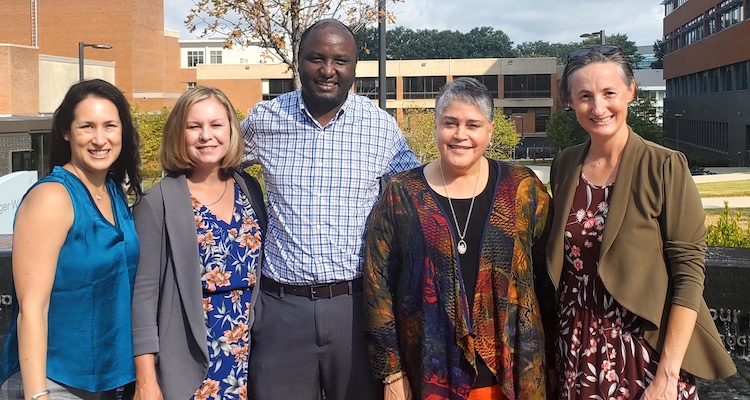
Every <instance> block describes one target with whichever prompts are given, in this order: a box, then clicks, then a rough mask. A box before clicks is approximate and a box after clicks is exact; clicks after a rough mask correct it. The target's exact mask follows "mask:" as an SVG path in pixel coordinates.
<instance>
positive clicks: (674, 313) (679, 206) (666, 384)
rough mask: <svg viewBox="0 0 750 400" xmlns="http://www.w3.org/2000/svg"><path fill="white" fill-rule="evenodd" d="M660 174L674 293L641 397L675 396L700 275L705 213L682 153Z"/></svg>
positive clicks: (694, 314) (698, 295)
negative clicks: (660, 344) (656, 364)
mask: <svg viewBox="0 0 750 400" xmlns="http://www.w3.org/2000/svg"><path fill="white" fill-rule="evenodd" d="M663 176H664V181H663V182H664V183H663V190H664V196H665V199H664V210H663V213H664V215H663V218H662V220H661V225H662V227H661V228H662V235H663V237H664V252H665V254H666V257H667V262H668V263H669V264H668V268H669V271H670V280H671V284H672V286H673V288H674V292H673V295H672V299H671V302H672V306H671V307H670V314H669V320H668V322H667V326H666V327H665V329H666V334H665V337H664V346H663V348H662V351H661V354H660V359H659V367H658V368H657V370H656V375H655V376H654V380H653V381H652V382H651V385H650V386H649V387H648V388H647V389H646V392H645V393H644V399H652V398H654V399H658V398H663V397H660V396H667V397H665V398H676V397H677V385H678V379H679V375H680V369H681V367H682V360H683V358H684V357H685V353H686V352H687V347H688V344H689V343H690V338H691V336H692V334H693V330H694V329H695V321H696V319H697V317H698V310H699V308H700V305H701V301H702V298H703V281H704V279H705V251H706V244H705V238H706V227H705V217H704V218H696V215H701V216H702V215H705V214H703V206H702V204H701V200H700V195H699V194H698V189H697V188H696V187H695V183H694V182H693V180H692V178H691V176H690V172H689V169H688V166H687V160H686V159H685V156H683V155H682V154H679V153H675V154H673V155H672V156H671V157H670V158H669V159H667V161H666V162H665V163H664V169H663Z"/></svg>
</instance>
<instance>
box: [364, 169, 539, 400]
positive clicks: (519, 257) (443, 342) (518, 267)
mask: <svg viewBox="0 0 750 400" xmlns="http://www.w3.org/2000/svg"><path fill="white" fill-rule="evenodd" d="M490 162H495V161H492V160H491V161H490ZM499 163H500V164H499V173H498V178H497V182H490V183H489V184H493V183H494V184H495V187H496V189H495V193H494V196H493V202H492V207H491V211H490V215H489V216H488V219H487V223H486V225H485V227H484V228H483V238H482V249H481V254H480V261H479V273H478V277H477V286H476V290H475V297H474V307H473V312H471V313H470V312H469V310H468V302H467V300H466V292H465V290H464V287H463V282H462V279H461V273H460V271H459V268H460V265H458V261H457V260H458V259H457V254H456V251H455V249H456V243H455V241H454V239H453V236H452V235H451V230H452V229H454V228H455V227H454V226H453V225H452V224H453V222H452V220H451V219H450V216H449V215H450V214H449V213H446V211H445V210H443V209H441V207H440V206H439V204H438V202H437V200H436V198H435V196H436V195H435V194H434V192H433V191H432V190H431V189H430V188H429V187H428V185H427V183H426V181H425V178H424V174H423V167H420V168H416V169H413V170H411V171H407V172H404V173H402V174H400V175H397V176H396V177H394V178H393V179H391V181H390V183H389V185H388V187H387V189H386V191H385V193H384V194H383V196H382V198H381V200H380V202H379V204H378V205H377V206H376V208H375V209H374V211H373V214H372V216H371V221H370V229H369V231H368V235H367V242H366V247H365V271H364V278H365V301H366V306H365V307H366V314H365V316H366V318H367V322H366V323H367V330H368V332H367V336H368V341H369V349H370V355H371V357H370V359H371V364H372V369H373V371H374V374H375V375H376V376H377V377H379V378H384V377H386V376H388V375H391V374H394V373H396V372H399V371H404V372H406V374H407V377H408V379H409V383H410V385H411V389H412V391H413V394H414V396H415V398H417V399H431V400H433V399H434V400H437V399H466V398H467V397H468V395H469V392H470V391H471V389H472V386H473V383H474V379H475V376H476V366H475V365H476V354H479V355H480V356H481V357H482V359H483V360H484V361H485V362H486V364H487V366H488V367H489V368H490V370H491V371H492V372H493V373H495V374H496V376H497V378H498V381H499V382H500V384H501V385H502V389H503V392H504V393H505V395H506V396H507V397H508V398H510V399H544V398H546V395H545V381H544V367H543V362H544V361H543V360H544V333H543V329H542V321H541V317H540V309H539V305H538V303H537V300H536V296H535V294H534V271H535V270H536V271H543V268H544V264H543V263H544V257H543V253H538V255H536V254H535V256H534V257H533V261H534V263H532V245H533V248H534V252H537V251H542V252H543V251H544V245H545V243H542V242H544V241H546V240H541V239H544V238H546V231H545V225H546V223H547V213H548V206H549V196H548V194H547V191H546V188H545V187H544V185H542V183H541V182H540V181H539V180H538V179H537V177H536V175H534V173H533V172H532V171H531V170H529V169H528V168H526V167H524V166H521V165H515V164H510V163H507V162H499ZM472 229H479V228H478V227H475V228H472ZM534 264H537V267H536V268H535V267H534ZM542 273H544V272H542ZM472 316H473V318H472Z"/></svg>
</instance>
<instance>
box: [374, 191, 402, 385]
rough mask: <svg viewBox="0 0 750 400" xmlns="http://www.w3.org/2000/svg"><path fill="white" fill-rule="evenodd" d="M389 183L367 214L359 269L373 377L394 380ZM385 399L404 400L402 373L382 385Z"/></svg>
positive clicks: (397, 361) (398, 361)
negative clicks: (362, 279) (368, 215)
mask: <svg viewBox="0 0 750 400" xmlns="http://www.w3.org/2000/svg"><path fill="white" fill-rule="evenodd" d="M394 201H396V200H394V190H393V184H389V185H388V187H387V189H386V192H385V193H384V194H383V196H382V198H381V200H380V202H379V203H378V204H377V206H375V209H374V210H373V212H372V214H371V219H370V224H369V228H368V231H367V239H366V242H365V261H364V268H363V278H364V287H365V288H364V300H365V326H366V329H367V340H368V346H369V349H370V364H371V367H372V371H373V374H374V375H375V377H376V378H377V379H387V380H394V379H396V378H398V377H399V376H403V373H402V371H403V368H402V366H401V356H400V352H399V346H398V333H397V331H396V318H395V315H394V312H393V308H394V305H393V300H394V299H393V293H394V291H395V282H396V280H397V271H398V266H397V265H395V264H396V263H398V259H397V250H396V249H395V247H396V245H397V244H396V239H395V231H394V221H393V212H392V204H394ZM384 389H385V399H386V400H395V399H408V398H410V395H411V391H410V389H409V381H408V378H406V377H405V376H403V377H402V378H400V379H397V380H394V381H393V383H390V384H386V385H385V388H384Z"/></svg>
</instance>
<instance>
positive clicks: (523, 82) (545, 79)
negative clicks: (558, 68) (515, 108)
mask: <svg viewBox="0 0 750 400" xmlns="http://www.w3.org/2000/svg"><path fill="white" fill-rule="evenodd" d="M503 94H504V97H505V98H508V99H514V98H515V99H518V98H536V99H539V98H547V97H552V80H551V79H550V76H549V75H505V92H504V93H503Z"/></svg>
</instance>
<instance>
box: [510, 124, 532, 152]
mask: <svg viewBox="0 0 750 400" xmlns="http://www.w3.org/2000/svg"><path fill="white" fill-rule="evenodd" d="M513 118H514V119H520V120H521V143H520V144H521V145H523V139H524V138H525V137H524V134H523V115H514V116H513ZM515 153H516V148H515V147H513V158H515V156H516V154H515ZM526 153H527V154H526V158H529V157H528V149H527V150H526Z"/></svg>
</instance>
